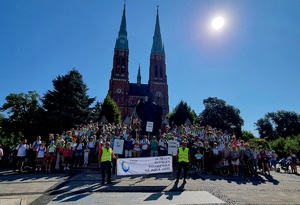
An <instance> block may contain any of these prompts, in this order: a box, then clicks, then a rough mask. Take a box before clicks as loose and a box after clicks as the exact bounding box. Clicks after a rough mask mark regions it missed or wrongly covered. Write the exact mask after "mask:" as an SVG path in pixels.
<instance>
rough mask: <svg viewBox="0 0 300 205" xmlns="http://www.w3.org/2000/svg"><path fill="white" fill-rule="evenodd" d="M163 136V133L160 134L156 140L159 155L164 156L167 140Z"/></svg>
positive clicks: (166, 150)
mask: <svg viewBox="0 0 300 205" xmlns="http://www.w3.org/2000/svg"><path fill="white" fill-rule="evenodd" d="M165 136H166V135H165V134H162V135H161V137H160V139H159V141H158V149H159V150H158V152H159V153H158V154H159V156H166V155H167V154H168V141H167V140H166V138H165Z"/></svg>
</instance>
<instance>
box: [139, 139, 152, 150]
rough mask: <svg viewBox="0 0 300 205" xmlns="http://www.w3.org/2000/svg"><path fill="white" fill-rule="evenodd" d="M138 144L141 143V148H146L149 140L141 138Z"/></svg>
mask: <svg viewBox="0 0 300 205" xmlns="http://www.w3.org/2000/svg"><path fill="white" fill-rule="evenodd" d="M140 144H141V145H142V150H147V149H148V147H149V145H150V141H149V140H148V139H143V140H141V142H140Z"/></svg>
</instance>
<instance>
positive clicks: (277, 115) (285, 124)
mask: <svg viewBox="0 0 300 205" xmlns="http://www.w3.org/2000/svg"><path fill="white" fill-rule="evenodd" d="M254 124H255V126H256V129H257V130H258V132H259V134H260V137H261V138H266V139H268V140H273V139H276V138H278V137H283V138H287V137H294V136H296V135H298V134H300V115H299V114H298V113H296V112H291V111H284V110H280V111H277V112H269V113H267V114H266V115H265V116H264V118H261V119H259V120H258V121H257V122H256V123H254Z"/></svg>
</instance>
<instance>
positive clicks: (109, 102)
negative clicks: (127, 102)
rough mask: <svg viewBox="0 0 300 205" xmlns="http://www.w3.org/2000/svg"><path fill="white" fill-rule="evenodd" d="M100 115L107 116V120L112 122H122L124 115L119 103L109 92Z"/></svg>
mask: <svg viewBox="0 0 300 205" xmlns="http://www.w3.org/2000/svg"><path fill="white" fill-rule="evenodd" d="M99 116H100V117H102V116H105V117H106V119H107V121H108V122H110V123H112V122H114V123H115V124H119V123H122V115H121V112H120V110H119V107H118V105H117V103H116V102H115V101H114V100H113V99H112V98H111V97H110V96H109V94H107V95H106V97H105V99H104V102H103V104H102V106H101V110H100V114H99Z"/></svg>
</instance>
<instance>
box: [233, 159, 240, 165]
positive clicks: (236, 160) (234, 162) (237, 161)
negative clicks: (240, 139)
mask: <svg viewBox="0 0 300 205" xmlns="http://www.w3.org/2000/svg"><path fill="white" fill-rule="evenodd" d="M231 164H232V165H237V166H238V165H240V160H239V159H232V160H231Z"/></svg>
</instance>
